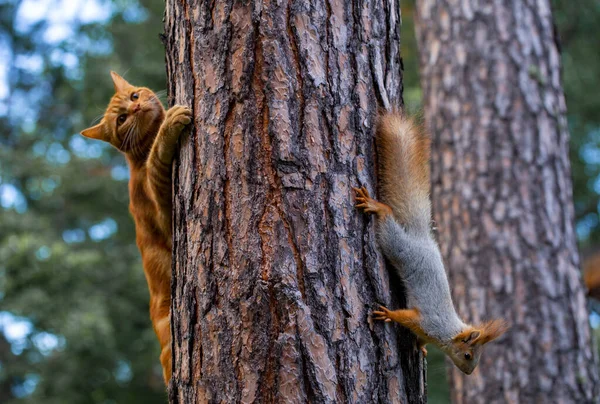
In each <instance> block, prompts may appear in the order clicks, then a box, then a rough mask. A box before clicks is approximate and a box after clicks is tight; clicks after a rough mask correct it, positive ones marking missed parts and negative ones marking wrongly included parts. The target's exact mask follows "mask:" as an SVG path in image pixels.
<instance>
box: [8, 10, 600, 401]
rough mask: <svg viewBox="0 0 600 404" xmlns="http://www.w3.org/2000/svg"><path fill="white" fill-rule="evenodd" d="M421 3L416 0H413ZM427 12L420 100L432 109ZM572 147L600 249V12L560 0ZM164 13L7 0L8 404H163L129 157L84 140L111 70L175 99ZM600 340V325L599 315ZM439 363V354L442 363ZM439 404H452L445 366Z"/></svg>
mask: <svg viewBox="0 0 600 404" xmlns="http://www.w3.org/2000/svg"><path fill="white" fill-rule="evenodd" d="M412 1H414V0H412ZM412 1H404V2H402V18H403V27H402V52H403V53H402V55H403V59H404V68H405V82H404V84H405V101H406V103H407V105H408V106H409V108H410V109H411V110H418V109H419V107H420V98H421V92H420V88H419V78H418V72H417V63H418V60H417V53H416V52H417V50H416V45H415V40H414V33H413V17H414V9H413V2H412ZM552 3H553V6H554V17H555V21H556V25H557V29H558V33H559V36H560V43H561V49H562V53H563V83H564V88H565V91H566V95H567V106H568V118H569V125H570V130H571V136H572V142H571V143H572V149H571V159H572V166H573V176H574V186H575V190H574V195H575V203H576V216H577V223H576V225H577V234H578V237H579V242H580V248H581V250H582V251H584V252H587V251H594V250H595V249H597V247H598V246H600V222H599V217H598V213H599V211H598V209H599V206H598V201H599V193H600V114H599V113H598V111H600V96H598V94H600V58H599V57H598V55H599V54H600V35H597V21H599V20H600V1H598V0H580V1H579V2H578V3H577V7H574V6H573V3H572V2H569V1H567V0H554V1H552ZM163 11H164V3H163V2H157V1H149V0H108V1H103V0H87V1H86V0H0V402H1V403H38V404H50V403H57V404H58V403H74V404H76V403H159V402H160V403H162V402H165V401H166V394H165V392H164V387H163V384H162V377H161V369H160V364H159V362H158V354H159V348H158V343H157V341H156V338H155V336H154V332H153V331H152V328H151V324H150V319H149V317H148V292H147V287H146V281H145V279H144V274H143V271H142V265H141V260H140V257H139V253H138V250H137V248H136V246H135V242H134V241H135V235H134V228H133V221H132V220H131V218H130V217H129V212H128V209H127V205H128V196H127V181H128V169H127V166H126V164H125V160H124V159H123V158H122V157H121V156H120V155H119V153H117V152H116V151H115V150H113V149H111V148H110V147H108V146H106V145H105V144H103V143H100V142H96V141H91V140H88V139H85V138H83V137H82V136H80V135H79V134H78V133H79V131H80V130H82V129H84V128H86V127H88V126H90V125H91V124H92V122H94V120H95V119H98V118H99V117H101V115H102V113H103V111H104V109H105V107H106V104H107V103H108V100H109V99H110V97H111V96H112V94H113V86H112V82H111V80H110V76H109V74H108V73H109V71H110V70H115V71H117V72H118V73H120V74H122V75H124V76H125V77H126V78H127V79H128V80H129V81H130V82H132V83H135V84H139V85H144V86H148V87H150V88H152V89H154V90H156V91H159V90H163V89H165V88H166V84H165V83H166V78H165V64H164V48H163V45H162V44H161V42H160V39H159V34H160V33H161V32H162V29H163V26H162V17H163ZM591 321H592V325H593V326H594V327H595V328H596V329H597V328H598V323H599V321H598V316H597V315H595V314H593V315H592V317H591ZM430 352H431V351H430ZM428 359H429V361H428V362H429V373H430V375H429V382H428V389H429V392H430V402H432V403H442V402H447V401H448V393H447V386H446V384H445V369H444V363H443V358H442V357H441V355H440V354H439V353H436V352H435V351H434V352H432V353H431V354H430V356H429V358H428Z"/></svg>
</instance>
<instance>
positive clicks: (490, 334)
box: [475, 319, 510, 345]
mask: <svg viewBox="0 0 600 404" xmlns="http://www.w3.org/2000/svg"><path fill="white" fill-rule="evenodd" d="M509 328H510V326H509V325H508V323H507V322H506V321H505V320H503V319H496V320H491V321H488V322H487V323H484V324H482V325H481V327H479V330H480V331H481V335H480V336H479V337H478V338H477V339H476V340H475V343H476V344H481V345H483V344H487V343H488V342H490V341H493V340H495V339H496V338H498V337H500V336H501V335H502V334H504V333H505V332H506V331H508V329H509Z"/></svg>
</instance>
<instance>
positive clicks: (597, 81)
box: [552, 0, 600, 249]
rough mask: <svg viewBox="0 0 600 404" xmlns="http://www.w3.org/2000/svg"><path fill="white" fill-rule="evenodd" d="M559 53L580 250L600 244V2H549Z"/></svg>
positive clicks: (591, 0)
mask: <svg viewBox="0 0 600 404" xmlns="http://www.w3.org/2000/svg"><path fill="white" fill-rule="evenodd" d="M552 5H553V8H554V10H553V11H554V20H555V22H556V27H557V29H558V35H559V43H560V45H561V48H562V64H563V87H564V90H565V95H566V99H567V109H568V113H567V117H568V121H569V129H570V133H571V165H572V171H573V188H574V189H573V191H574V199H575V215H576V221H577V233H578V236H579V239H580V244H581V247H582V248H583V249H588V248H594V247H596V248H597V244H598V243H599V242H600V221H599V220H598V192H599V191H600V115H599V114H598V111H599V110H600V97H598V94H599V93H600V75H599V74H598V72H600V58H598V52H599V51H600V36H598V35H597V31H598V20H599V19H600V2H598V1H596V0H581V1H578V2H577V6H576V7H573V5H574V3H573V2H570V1H568V0H553V1H552Z"/></svg>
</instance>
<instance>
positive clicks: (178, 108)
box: [165, 105, 192, 133]
mask: <svg viewBox="0 0 600 404" xmlns="http://www.w3.org/2000/svg"><path fill="white" fill-rule="evenodd" d="M191 122H192V110H191V109H189V108H188V107H184V106H183V105H175V106H173V107H171V108H170V109H169V110H168V111H167V116H166V117H165V125H166V126H167V127H168V128H169V129H171V130H174V131H175V132H177V133H179V132H181V131H182V130H183V128H185V127H186V126H187V125H189V124H190V123H191Z"/></svg>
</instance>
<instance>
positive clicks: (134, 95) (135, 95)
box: [131, 93, 140, 101]
mask: <svg viewBox="0 0 600 404" xmlns="http://www.w3.org/2000/svg"><path fill="white" fill-rule="evenodd" d="M138 98H140V95H139V94H138V93H133V94H131V101H135V100H137V99H138Z"/></svg>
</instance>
